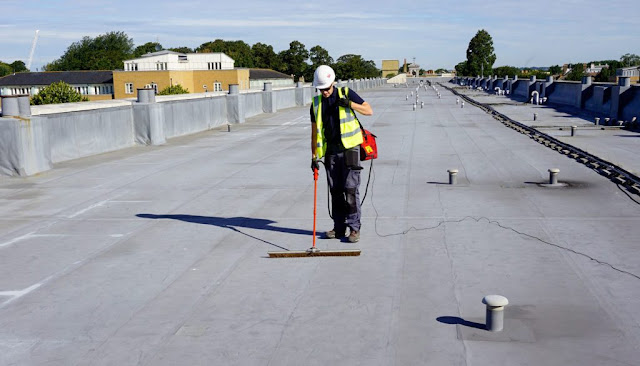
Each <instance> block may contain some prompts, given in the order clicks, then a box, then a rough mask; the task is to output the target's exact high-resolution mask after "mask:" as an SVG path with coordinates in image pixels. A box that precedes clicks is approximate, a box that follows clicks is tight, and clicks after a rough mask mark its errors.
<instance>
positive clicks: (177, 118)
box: [0, 78, 386, 176]
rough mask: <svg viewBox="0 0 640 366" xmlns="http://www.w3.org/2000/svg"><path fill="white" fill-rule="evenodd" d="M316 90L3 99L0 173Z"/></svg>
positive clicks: (221, 121) (273, 106)
mask: <svg viewBox="0 0 640 366" xmlns="http://www.w3.org/2000/svg"><path fill="white" fill-rule="evenodd" d="M385 81H386V79H380V78H378V79H363V80H349V81H344V82H339V85H342V86H348V87H349V88H351V89H353V90H356V91H357V90H363V89H368V88H376V87H379V86H381V85H383V83H385ZM314 95H317V91H316V89H315V88H313V87H312V86H311V85H310V84H302V83H298V84H297V85H296V87H289V88H282V89H277V90H273V89H272V86H271V83H265V85H264V90H263V91H249V92H243V93H240V92H239V91H238V88H237V85H236V86H234V85H231V86H230V90H229V93H228V94H221V93H218V94H214V93H209V94H207V93H204V94H190V95H184V96H179V97H178V96H171V97H157V100H156V96H155V94H154V93H153V90H148V89H139V93H138V100H137V101H130V100H129V101H117V103H116V102H114V101H104V102H84V103H78V104H69V105H54V106H47V107H46V108H41V109H40V108H39V107H33V114H34V115H32V110H31V108H30V107H29V100H28V97H27V96H10V97H3V98H2V105H3V115H2V117H0V174H2V175H8V176H29V175H33V174H37V173H40V172H43V171H46V170H49V169H51V166H52V164H55V163H59V162H63V161H67V160H72V159H78V158H82V157H87V156H91V155H96V154H101V153H105V152H110V151H115V150H119V149H123V148H127V147H132V146H134V145H136V144H141V145H161V144H163V143H165V141H166V139H167V138H172V137H177V136H183V135H188V134H193V133H197V132H202V131H206V130H210V129H213V128H216V127H219V126H223V125H226V124H234V123H243V122H245V119H246V118H249V117H253V116H257V115H259V114H262V113H276V112H277V111H278V110H280V109H285V108H291V107H296V106H303V105H309V104H310V103H311V98H312V97H313V96H314Z"/></svg>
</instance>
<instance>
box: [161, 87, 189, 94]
mask: <svg viewBox="0 0 640 366" xmlns="http://www.w3.org/2000/svg"><path fill="white" fill-rule="evenodd" d="M174 94H189V89H185V88H183V87H182V85H180V84H176V85H172V86H168V87H166V88H164V89H162V90H161V91H160V92H159V93H158V95H174Z"/></svg>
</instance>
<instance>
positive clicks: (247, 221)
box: [136, 213, 313, 250]
mask: <svg viewBox="0 0 640 366" xmlns="http://www.w3.org/2000/svg"><path fill="white" fill-rule="evenodd" d="M136 216H137V217H140V218H143V219H170V220H178V221H184V222H189V223H193V224H202V225H213V226H217V227H221V228H227V229H230V230H233V231H235V232H237V233H240V234H242V235H245V236H248V237H250V238H252V239H256V240H259V241H261V242H263V243H266V244H269V245H272V246H274V247H277V248H280V249H284V250H289V249H287V248H284V247H281V246H279V245H277V244H274V243H271V242H269V241H266V240H264V239H260V238H258V237H255V236H253V235H250V234H247V233H244V232H242V231H240V230H239V229H238V228H239V227H240V228H249V229H259V230H269V231H277V232H281V233H287V234H298V235H309V236H311V235H313V232H312V231H309V230H301V229H293V228H287V227H280V226H273V225H271V224H274V223H276V221H272V220H266V219H256V218H251V217H215V216H194V215H154V214H146V213H143V214H137V215H136Z"/></svg>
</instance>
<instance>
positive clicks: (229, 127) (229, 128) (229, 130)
mask: <svg viewBox="0 0 640 366" xmlns="http://www.w3.org/2000/svg"><path fill="white" fill-rule="evenodd" d="M227 132H231V124H230V123H227Z"/></svg>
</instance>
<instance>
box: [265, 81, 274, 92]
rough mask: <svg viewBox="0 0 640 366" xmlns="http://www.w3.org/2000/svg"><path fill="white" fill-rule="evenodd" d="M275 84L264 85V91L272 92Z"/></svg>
mask: <svg viewBox="0 0 640 366" xmlns="http://www.w3.org/2000/svg"><path fill="white" fill-rule="evenodd" d="M272 90H273V84H272V83H264V91H272Z"/></svg>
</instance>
